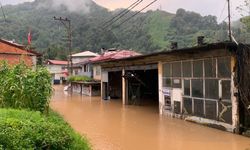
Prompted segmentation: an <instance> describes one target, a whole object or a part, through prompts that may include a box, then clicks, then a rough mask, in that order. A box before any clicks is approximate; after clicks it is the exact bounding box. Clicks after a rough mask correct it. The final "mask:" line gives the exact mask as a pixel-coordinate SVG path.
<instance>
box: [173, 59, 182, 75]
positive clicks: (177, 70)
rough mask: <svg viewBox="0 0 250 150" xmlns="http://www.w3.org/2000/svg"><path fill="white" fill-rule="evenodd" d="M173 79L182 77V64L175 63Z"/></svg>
mask: <svg viewBox="0 0 250 150" xmlns="http://www.w3.org/2000/svg"><path fill="white" fill-rule="evenodd" d="M172 70H173V71H172V72H173V73H172V74H173V77H181V62H175V63H173V66H172Z"/></svg>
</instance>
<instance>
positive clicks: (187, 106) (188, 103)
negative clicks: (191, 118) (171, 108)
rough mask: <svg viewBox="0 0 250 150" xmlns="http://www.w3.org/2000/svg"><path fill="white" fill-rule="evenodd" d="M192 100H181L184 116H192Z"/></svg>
mask: <svg viewBox="0 0 250 150" xmlns="http://www.w3.org/2000/svg"><path fill="white" fill-rule="evenodd" d="M192 107H193V103H192V99H191V98H183V112H184V114H192V112H193V111H192Z"/></svg>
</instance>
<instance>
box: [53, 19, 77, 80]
mask: <svg viewBox="0 0 250 150" xmlns="http://www.w3.org/2000/svg"><path fill="white" fill-rule="evenodd" d="M54 20H57V21H60V22H61V23H62V24H63V25H64V27H65V28H66V31H67V34H68V53H69V54H68V55H69V56H68V71H69V74H70V75H72V74H73V63H72V50H71V48H72V31H71V21H70V20H69V19H68V18H62V17H59V18H57V17H55V16H54Z"/></svg>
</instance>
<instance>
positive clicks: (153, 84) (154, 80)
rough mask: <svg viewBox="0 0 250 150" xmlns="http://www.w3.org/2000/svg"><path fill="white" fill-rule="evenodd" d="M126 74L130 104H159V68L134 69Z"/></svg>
mask: <svg viewBox="0 0 250 150" xmlns="http://www.w3.org/2000/svg"><path fill="white" fill-rule="evenodd" d="M126 74H127V84H128V85H127V88H128V89H127V90H128V104H130V105H157V106H158V103H159V93H158V70H157V69H152V70H133V71H127V72H126Z"/></svg>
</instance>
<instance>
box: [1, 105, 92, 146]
mask: <svg viewBox="0 0 250 150" xmlns="http://www.w3.org/2000/svg"><path fill="white" fill-rule="evenodd" d="M0 114H1V116H0V149H13V150H19V149H79V150H80V149H81V150H88V149H90V147H89V145H88V143H87V141H86V140H84V139H83V138H82V137H81V136H80V135H78V134H76V133H75V132H74V131H73V130H72V129H71V128H70V126H69V125H68V124H67V123H65V122H64V120H63V119H62V118H61V117H59V116H58V115H57V114H55V113H53V112H52V113H49V116H48V117H45V116H43V115H42V114H41V113H40V112H31V111H25V110H13V109H0Z"/></svg>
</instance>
